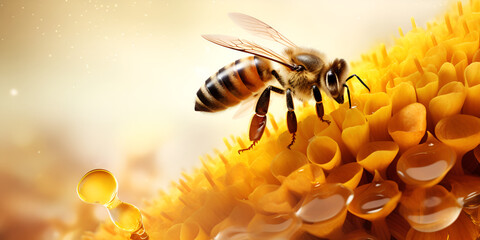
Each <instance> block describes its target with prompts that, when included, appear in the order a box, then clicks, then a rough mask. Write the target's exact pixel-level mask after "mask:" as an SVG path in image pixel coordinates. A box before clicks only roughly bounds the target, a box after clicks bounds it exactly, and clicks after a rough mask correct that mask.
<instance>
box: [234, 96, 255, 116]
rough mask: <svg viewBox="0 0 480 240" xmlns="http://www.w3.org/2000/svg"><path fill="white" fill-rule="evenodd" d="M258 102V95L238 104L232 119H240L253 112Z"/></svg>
mask: <svg viewBox="0 0 480 240" xmlns="http://www.w3.org/2000/svg"><path fill="white" fill-rule="evenodd" d="M257 100H258V93H256V94H254V95H252V96H251V97H249V98H247V99H245V100H243V101H242V102H240V106H238V109H237V111H235V113H234V114H233V119H240V118H243V117H245V116H248V115H252V113H254V112H255V104H256V103H257Z"/></svg>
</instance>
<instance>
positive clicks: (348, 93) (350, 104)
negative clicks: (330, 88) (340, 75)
mask: <svg viewBox="0 0 480 240" xmlns="http://www.w3.org/2000/svg"><path fill="white" fill-rule="evenodd" d="M343 87H345V88H346V89H347V96H348V106H349V108H352V102H351V101H350V89H349V88H348V85H347V84H346V83H344V84H343ZM369 91H370V90H369Z"/></svg>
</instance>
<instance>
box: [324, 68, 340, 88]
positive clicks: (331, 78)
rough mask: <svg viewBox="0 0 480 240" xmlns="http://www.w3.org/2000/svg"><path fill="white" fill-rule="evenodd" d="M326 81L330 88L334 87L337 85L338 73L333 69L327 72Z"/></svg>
mask: <svg viewBox="0 0 480 240" xmlns="http://www.w3.org/2000/svg"><path fill="white" fill-rule="evenodd" d="M325 83H326V85H327V87H328V88H334V87H336V86H337V75H336V74H335V73H333V72H332V71H331V70H329V71H328V72H327V75H326V76H325Z"/></svg>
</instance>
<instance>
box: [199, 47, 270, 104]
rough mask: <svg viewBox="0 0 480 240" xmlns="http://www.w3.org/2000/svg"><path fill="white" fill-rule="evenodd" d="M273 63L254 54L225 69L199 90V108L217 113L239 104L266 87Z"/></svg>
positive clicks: (210, 78) (209, 79)
mask: <svg viewBox="0 0 480 240" xmlns="http://www.w3.org/2000/svg"><path fill="white" fill-rule="evenodd" d="M270 71H271V70H270V62H269V61H268V60H266V59H263V58H259V57H256V56H250V57H246V58H242V59H238V60H237V61H235V62H233V63H231V64H229V65H227V66H225V67H223V68H221V69H220V70H219V71H218V72H217V73H215V74H214V75H213V76H211V77H209V78H208V79H207V80H206V81H205V84H203V86H202V87H201V88H200V89H199V90H198V91H197V98H196V99H195V111H202V112H217V111H221V110H224V109H226V108H228V107H231V106H234V105H236V104H238V103H239V102H240V101H242V100H244V99H246V98H248V97H250V96H251V95H252V94H253V93H255V92H257V91H259V90H260V89H262V88H263V87H265V82H266V81H269V80H270V79H271V74H270Z"/></svg>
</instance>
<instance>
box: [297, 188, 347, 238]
mask: <svg viewBox="0 0 480 240" xmlns="http://www.w3.org/2000/svg"><path fill="white" fill-rule="evenodd" d="M352 198H353V192H352V190H350V189H348V188H346V187H344V186H342V185H341V184H335V183H324V184H319V185H317V186H316V187H315V188H314V189H313V190H312V192H311V193H310V194H309V195H307V197H306V198H305V200H304V202H303V203H302V205H301V207H300V208H299V209H298V210H297V212H296V216H297V217H298V218H300V219H301V220H302V221H303V226H302V228H303V229H304V230H305V231H307V232H309V233H311V234H313V235H315V236H317V237H326V236H328V235H329V234H331V233H332V232H334V231H335V230H338V229H339V228H341V226H342V225H343V223H344V221H345V217H346V215H347V206H348V204H350V202H351V200H352Z"/></svg>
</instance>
